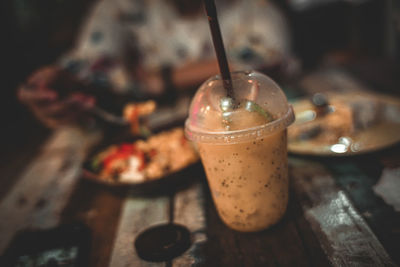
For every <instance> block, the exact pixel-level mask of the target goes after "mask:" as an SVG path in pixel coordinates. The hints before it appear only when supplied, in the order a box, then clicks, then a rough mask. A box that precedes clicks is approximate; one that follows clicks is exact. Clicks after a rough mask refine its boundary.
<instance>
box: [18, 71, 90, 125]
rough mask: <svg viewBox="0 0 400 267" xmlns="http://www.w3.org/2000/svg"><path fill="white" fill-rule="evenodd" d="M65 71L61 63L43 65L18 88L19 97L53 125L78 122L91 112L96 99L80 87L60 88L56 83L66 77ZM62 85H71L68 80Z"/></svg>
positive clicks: (44, 120)
mask: <svg viewBox="0 0 400 267" xmlns="http://www.w3.org/2000/svg"><path fill="white" fill-rule="evenodd" d="M63 75H65V73H64V72H63V71H61V70H60V69H59V68H58V67H54V66H49V67H44V68H41V69H39V70H38V71H36V72H34V73H33V74H32V75H31V76H30V77H29V79H28V80H27V83H26V84H24V85H22V86H21V87H20V88H19V89H18V98H19V99H20V101H21V102H22V103H24V104H26V105H27V106H28V107H29V108H30V109H31V111H32V112H33V114H34V115H35V116H36V117H37V119H39V120H40V121H41V122H42V123H44V124H45V125H46V126H47V127H50V128H56V127H59V126H62V125H66V124H75V123H77V122H78V121H79V120H82V119H84V118H85V117H87V116H88V113H87V110H88V109H89V108H90V107H92V106H93V105H94V103H95V99H94V98H93V97H92V96H88V95H85V94H83V93H80V92H78V91H75V92H70V93H68V94H65V92H61V91H60V88H57V83H58V84H59V83H60V81H62V82H64V81H67V79H66V78H65V77H61V76H63ZM60 78H61V79H60ZM64 83H65V82H64ZM63 86H64V87H68V84H64V85H63ZM75 89H76V88H75ZM64 95H65V96H64Z"/></svg>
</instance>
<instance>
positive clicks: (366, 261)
mask: <svg viewBox="0 0 400 267" xmlns="http://www.w3.org/2000/svg"><path fill="white" fill-rule="evenodd" d="M290 163H291V164H290V173H291V177H292V180H291V181H292V182H293V190H294V193H295V194H296V198H297V199H298V201H299V203H300V206H301V207H302V209H303V212H304V216H305V218H306V220H307V221H308V222H309V223H310V226H311V228H312V230H313V232H314V233H315V235H316V236H317V238H318V240H319V242H320V244H321V246H322V248H323V250H324V252H325V254H326V256H327V257H328V259H329V261H330V262H331V264H332V265H333V266H395V264H394V263H393V262H392V260H391V259H390V257H389V256H388V254H387V252H386V251H385V249H384V248H383V247H382V245H381V244H380V242H379V241H378V239H377V238H376V236H375V235H374V233H373V232H372V231H371V229H370V228H369V227H368V225H367V224H366V223H365V221H364V220H363V218H362V217H361V216H360V215H359V214H358V213H357V211H356V209H355V208H354V206H353V204H352V203H351V201H350V200H349V198H348V197H347V195H346V194H345V192H344V191H343V190H341V189H340V188H339V187H338V186H337V185H336V184H335V181H334V179H333V178H332V176H331V175H330V174H329V172H328V171H327V170H326V169H324V168H323V166H322V165H320V164H318V163H315V162H312V161H305V160H298V159H292V160H291V161H290Z"/></svg>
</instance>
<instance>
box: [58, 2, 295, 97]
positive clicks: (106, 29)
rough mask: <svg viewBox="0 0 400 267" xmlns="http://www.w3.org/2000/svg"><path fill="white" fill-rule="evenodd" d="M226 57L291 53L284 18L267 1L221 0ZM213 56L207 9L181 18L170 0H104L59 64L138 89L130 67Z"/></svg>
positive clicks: (270, 59) (255, 59) (271, 60)
mask: <svg viewBox="0 0 400 267" xmlns="http://www.w3.org/2000/svg"><path fill="white" fill-rule="evenodd" d="M216 4H217V10H218V17H219V22H220V25H221V32H222V35H223V39H224V44H225V48H226V51H227V56H228V60H229V61H230V62H232V63H234V64H235V65H236V66H240V68H241V69H248V68H252V69H257V68H260V67H263V66H268V65H272V64H275V63H277V62H280V61H282V60H283V59H284V58H285V57H287V56H288V55H289V53H290V51H289V50H290V48H289V43H290V42H289V36H288V31H287V28H286V24H285V21H284V18H283V17H282V16H281V14H280V13H279V11H278V10H277V9H276V7H275V6H273V5H272V4H271V3H270V2H267V1H265V0H230V1H229V0H217V1H216ZM213 57H215V53H214V49H213V46H212V40H211V34H210V30H209V25H208V21H207V17H206V15H205V13H204V12H200V13H199V14H198V15H194V16H191V17H183V16H181V15H180V13H179V12H178V11H177V9H176V8H175V7H174V6H172V4H170V2H169V1H168V0H100V1H99V2H98V3H97V4H96V6H95V7H94V8H93V9H92V10H91V13H90V14H89V17H88V19H87V21H86V23H85V25H84V27H83V28H82V30H81V33H80V37H79V38H78V41H77V44H76V47H75V49H73V50H72V51H70V53H68V54H67V55H65V56H64V57H63V58H62V60H61V64H62V65H63V66H64V67H65V68H67V69H69V70H70V71H72V72H74V73H75V74H78V75H79V76H80V77H81V78H82V79H86V80H90V81H91V82H94V83H97V84H99V85H102V86H109V87H111V88H113V89H114V90H116V91H120V92H126V91H131V92H136V93H138V92H140V90H143V88H141V84H140V81H139V80H135V78H134V75H131V74H130V73H129V72H130V71H131V70H128V68H126V66H127V65H128V64H130V65H131V66H132V65H133V66H134V67H136V68H143V69H146V70H154V69H157V68H160V66H163V65H170V66H183V65H184V64H186V63H191V62H197V61H201V60H204V59H211V58H213Z"/></svg>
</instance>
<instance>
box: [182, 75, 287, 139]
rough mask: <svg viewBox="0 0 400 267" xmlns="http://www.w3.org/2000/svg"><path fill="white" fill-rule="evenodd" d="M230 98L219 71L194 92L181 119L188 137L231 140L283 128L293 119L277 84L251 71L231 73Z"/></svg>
mask: <svg viewBox="0 0 400 267" xmlns="http://www.w3.org/2000/svg"><path fill="white" fill-rule="evenodd" d="M231 77H232V85H233V95H234V99H235V100H233V99H232V98H229V97H227V92H226V89H225V88H224V86H223V83H222V80H221V77H220V76H219V75H217V76H214V77H211V78H210V79H208V80H207V81H205V82H204V83H203V84H202V85H201V86H200V88H199V89H198V91H197V92H196V94H195V96H194V98H193V100H192V103H191V105H190V110H189V117H188V119H187V120H186V123H185V133H186V136H187V137H188V139H190V140H192V141H196V142H211V143H226V142H227V143H232V142H241V141H246V140H248V139H253V138H254V137H258V136H260V137H261V136H265V135H268V134H271V133H272V132H275V131H278V130H283V129H285V128H286V127H287V126H288V125H289V124H291V123H292V122H293V121H294V113H293V109H292V107H291V106H290V105H289V104H288V102H287V99H286V96H285V94H284V93H283V91H282V90H281V89H280V88H279V86H278V85H277V84H276V83H275V82H274V81H272V80H271V79H270V78H269V77H267V76H266V75H264V74H261V73H259V72H255V71H246V72H233V73H232V74H231Z"/></svg>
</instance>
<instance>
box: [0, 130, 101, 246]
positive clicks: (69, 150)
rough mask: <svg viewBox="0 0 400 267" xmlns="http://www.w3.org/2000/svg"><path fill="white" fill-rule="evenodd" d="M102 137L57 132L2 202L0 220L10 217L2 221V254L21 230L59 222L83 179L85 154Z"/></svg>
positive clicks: (48, 225)
mask: <svg viewBox="0 0 400 267" xmlns="http://www.w3.org/2000/svg"><path fill="white" fill-rule="evenodd" d="M99 137H100V136H99V134H98V133H88V132H83V131H80V130H79V129H74V128H64V129H60V130H58V131H56V132H54V133H53V135H52V136H51V137H50V138H49V140H48V141H47V142H46V143H45V144H44V145H43V147H42V149H41V151H40V153H39V155H38V156H37V157H36V158H35V159H34V161H33V162H31V163H30V164H29V165H28V167H27V168H26V170H25V171H24V172H23V174H22V176H21V177H20V178H17V179H18V182H16V183H15V185H14V186H13V188H12V190H11V191H10V192H9V193H8V194H7V195H6V196H5V197H4V199H3V200H2V202H1V203H0V218H7V220H0V236H1V237H2V238H1V239H0V253H1V252H2V251H3V250H4V249H5V248H6V246H7V244H8V243H9V242H10V240H11V239H12V237H13V236H14V234H15V233H16V232H17V231H19V230H21V229H24V228H27V227H37V228H46V227H51V226H54V225H55V224H57V223H58V221H59V218H60V217H59V216H60V213H61V211H62V209H63V207H64V206H65V204H66V202H67V201H68V196H69V194H70V193H71V190H72V188H73V185H74V184H75V182H76V181H77V179H78V178H79V173H80V172H79V170H80V166H81V162H82V160H83V157H84V155H85V151H86V150H87V149H88V148H89V147H90V145H91V144H92V143H93V142H95V141H97V140H98V139H99Z"/></svg>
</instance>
